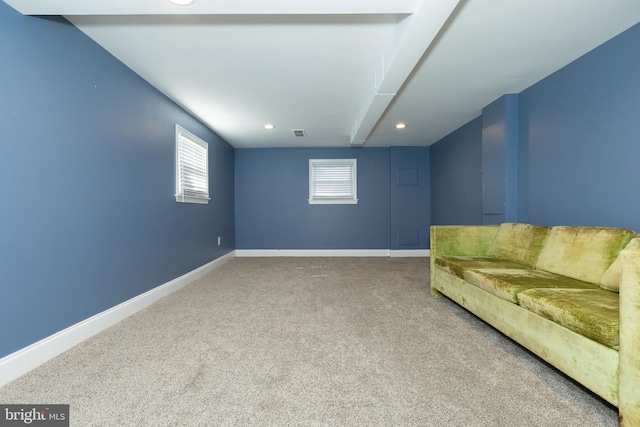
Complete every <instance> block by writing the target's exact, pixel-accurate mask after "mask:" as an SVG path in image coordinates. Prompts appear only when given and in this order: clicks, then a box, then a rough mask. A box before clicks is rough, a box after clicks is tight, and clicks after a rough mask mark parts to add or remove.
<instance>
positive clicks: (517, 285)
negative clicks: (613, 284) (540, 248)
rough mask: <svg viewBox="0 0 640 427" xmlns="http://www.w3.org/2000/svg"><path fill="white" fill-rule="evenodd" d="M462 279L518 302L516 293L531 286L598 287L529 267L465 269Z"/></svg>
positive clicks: (498, 295) (503, 297) (531, 287)
mask: <svg viewBox="0 0 640 427" xmlns="http://www.w3.org/2000/svg"><path fill="white" fill-rule="evenodd" d="M464 279H465V280H466V281H467V282H469V283H471V284H473V285H475V286H477V287H479V288H481V289H484V290H485V291H487V292H490V293H492V294H494V295H495V296H497V297H500V298H502V299H505V300H507V301H511V302H514V303H517V302H518V298H517V297H518V294H519V293H520V292H522V291H524V290H527V289H533V288H582V289H596V290H597V289H600V288H599V287H598V286H596V285H593V284H591V283H586V282H582V281H580V280H575V279H571V278H569V277H563V276H560V275H558V274H553V273H548V272H546V271H540V270H529V269H509V268H502V269H478V270H467V271H465V273H464Z"/></svg>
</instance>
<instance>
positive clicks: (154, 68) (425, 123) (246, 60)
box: [4, 0, 640, 147]
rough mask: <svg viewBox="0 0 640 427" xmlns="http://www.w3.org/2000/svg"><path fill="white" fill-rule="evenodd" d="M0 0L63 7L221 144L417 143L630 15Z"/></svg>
mask: <svg viewBox="0 0 640 427" xmlns="http://www.w3.org/2000/svg"><path fill="white" fill-rule="evenodd" d="M4 1H5V2H6V3H7V4H9V5H11V6H13V7H14V8H15V9H17V10H18V11H20V12H22V13H23V14H28V15H63V16H65V17H66V18H67V19H68V20H69V21H70V22H72V23H73V24H74V25H76V26H77V27H78V28H80V30H82V31H83V32H85V33H86V34H87V35H88V36H89V37H91V38H92V39H94V40H95V41H96V42H98V43H99V44H100V45H102V46H103V47H104V48H105V49H107V50H108V51H109V52H111V53H112V54H113V55H114V56H115V57H117V58H118V59H120V60H121V61H122V62H124V63H125V64H126V65H128V66H129V67H130V68H131V69H132V70H134V71H135V72H137V73H138V74H139V75H141V76H142V77H143V78H144V79H146V80H147V81H148V82H150V83H151V84H152V85H154V86H155V87H156V88H158V89H159V90H160V91H162V92H163V93H165V94H166V95H167V96H168V97H169V98H171V99H173V100H174V101H175V102H176V103H178V104H180V105H181V106H182V107H184V108H185V109H186V110H188V111H190V112H191V113H192V114H194V115H195V116H196V117H198V118H199V119H200V120H202V121H203V122H204V123H205V124H207V125H208V126H209V127H210V128H211V129H213V130H214V131H216V132H217V133H218V134H219V135H220V136H222V137H223V138H225V139H226V140H227V141H228V142H229V143H230V144H232V145H233V146H234V147H301V146H306V147H349V146H363V145H364V146H365V147H386V146H393V145H430V144H433V143H434V142H436V141H437V140H439V139H440V138H442V137H443V136H445V135H447V134H448V133H450V132H451V131H453V130H455V129H457V128H458V127H460V126H461V125H463V124H465V123H467V122H468V121H469V120H471V119H473V118H475V117H477V116H478V115H480V113H481V110H482V108H483V107H484V106H486V105H487V104H489V103H491V102H492V101H494V100H495V99H497V98H498V97H500V96H501V95H503V94H505V93H517V92H520V91H522V90H523V89H525V88H527V87H528V86H530V85H532V84H533V83H536V82H537V81H539V80H540V79H542V78H544V77H546V76H547V75H549V74H551V73H553V72H554V71H556V70H558V69H559V68H561V67H563V66H564V65H566V64H568V63H569V62H571V61H573V60H574V59H576V58H578V57H580V56H581V55H583V54H584V53H586V52H588V51H590V50H591V49H593V48H595V47H596V46H598V45H600V44H602V43H603V42H605V41H607V40H608V39H610V38H612V37H614V36H615V35H617V34H619V33H621V32H622V31H624V30H626V29H627V28H629V27H631V26H633V25H634V24H636V23H638V22H640V1H638V0H377V1H376V0H271V1H270V0H216V1H213V0H196V1H195V3H194V4H193V5H191V6H175V5H172V4H170V3H168V2H167V1H166V0H110V1H104V0H4ZM629 54H634V53H632V52H629ZM635 54H637V53H635ZM400 121H402V122H406V123H407V128H406V129H404V130H396V129H395V128H394V125H395V123H397V122H400ZM265 123H273V124H274V125H275V126H276V128H275V129H273V130H270V131H267V130H265V129H264V128H263V125H264V124H265ZM292 129H305V131H306V137H303V138H300V137H295V136H294V135H293V132H292Z"/></svg>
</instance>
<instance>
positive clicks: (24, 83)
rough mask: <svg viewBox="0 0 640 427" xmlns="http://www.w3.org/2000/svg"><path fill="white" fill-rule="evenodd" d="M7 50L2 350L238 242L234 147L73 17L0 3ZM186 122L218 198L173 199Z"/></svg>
mask: <svg viewBox="0 0 640 427" xmlns="http://www.w3.org/2000/svg"><path fill="white" fill-rule="evenodd" d="M0 52H2V55H0V129H1V130H2V137H1V138H2V139H1V141H2V142H1V146H2V154H1V155H0V182H1V183H2V187H3V189H4V191H5V194H4V196H3V202H2V208H1V209H0V218H1V221H0V227H2V233H0V234H1V237H0V289H1V290H2V297H1V298H0V337H1V339H0V357H2V356H4V355H7V354H9V353H12V352H14V351H16V350H18V349H20V348H22V347H25V346H27V345H29V344H31V343H33V342H35V341H38V340H40V339H42V338H44V337H47V336H49V335H51V334H53V333H55V332H57V331H60V330H61V329H64V328H65V327H68V326H70V325H72V324H75V323H77V322H79V321H81V320H84V319H86V318H88V317H90V316H92V315H94V314H96V313H99V312H101V311H103V310H105V309H108V308H110V307H113V306H114V305H117V304H118V303H121V302H123V301H125V300H127V299H129V298H132V297H134V296H136V295H139V294H141V293H143V292H145V291H148V290H150V289H152V288H154V287H156V286H158V285H161V284H163V283H166V282H167V281H170V280H172V279H174V278H176V277H178V276H180V275H182V274H184V273H186V272H188V271H190V270H193V269H195V268H197V267H199V266H201V265H203V264H205V263H207V262H209V261H211V260H213V259H215V258H217V257H219V256H221V255H223V254H224V253H226V252H229V251H231V250H233V249H234V217H233V204H234V201H233V197H234V194H233V148H232V147H231V146H229V145H228V144H227V143H226V142H224V141H222V140H221V139H220V138H218V137H217V136H216V135H215V134H214V133H213V132H211V131H210V130H208V129H207V128H206V127H205V126H204V125H202V124H201V123H200V122H198V121H197V120H195V119H194V118H193V117H192V116H190V115H189V114H187V113H186V112H185V111H183V110H182V109H180V108H179V107H178V106H177V105H175V104H174V103H173V102H171V101H169V100H168V99H167V98H166V97H164V96H163V95H161V94H160V93H159V92H158V91H157V90H155V89H154V88H152V87H151V86H150V85H149V84H147V83H146V82H145V81H144V80H142V79H141V78H140V77H138V76H137V75H136V74H134V73H133V72H132V71H131V70H130V69H128V68H127V67H125V66H124V65H123V64H122V63H120V62H119V61H117V60H116V59H115V58H114V57H113V56H111V55H110V54H109V53H107V52H106V51H105V50H103V49H102V48H101V47H99V46H98V45H97V44H95V43H94V42H93V41H91V40H90V39H89V38H88V37H86V36H85V35H84V34H83V33H82V32H80V31H79V30H78V29H76V28H75V27H74V26H72V25H71V24H69V23H68V22H66V21H65V20H63V19H60V18H36V17H24V16H22V15H20V14H19V13H17V12H16V11H14V10H13V9H12V8H10V7H9V6H7V5H6V4H5V3H3V2H0ZM176 123H178V124H180V125H182V126H184V127H185V128H186V129H188V130H190V131H191V132H193V133H195V134H196V135H198V136H200V137H201V138H203V139H204V140H205V141H208V142H209V150H210V159H209V161H210V167H211V182H210V186H211V193H212V200H211V202H210V203H209V205H206V206H205V205H193V204H179V203H176V202H175V197H174V193H175V188H174V187H175V184H174V181H175V167H174V162H175V159H174V156H175V154H174V153H175V145H174V144H175V142H174V138H175V137H174V132H175V130H174V126H175V124H176ZM217 236H221V237H222V242H223V245H222V246H217Z"/></svg>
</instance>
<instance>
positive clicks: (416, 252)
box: [236, 249, 430, 258]
mask: <svg viewBox="0 0 640 427" xmlns="http://www.w3.org/2000/svg"><path fill="white" fill-rule="evenodd" d="M429 253H430V251H429V249H411V250H399V251H396V250H393V251H392V250H389V249H236V256H237V257H239V258H240V257H428V256H429Z"/></svg>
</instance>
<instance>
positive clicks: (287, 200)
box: [235, 147, 429, 249]
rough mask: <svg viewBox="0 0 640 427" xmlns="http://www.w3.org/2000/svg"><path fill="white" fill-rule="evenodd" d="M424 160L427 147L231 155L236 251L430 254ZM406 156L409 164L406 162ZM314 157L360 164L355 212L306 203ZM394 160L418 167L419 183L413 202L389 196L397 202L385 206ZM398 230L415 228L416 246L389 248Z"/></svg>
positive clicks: (426, 160)
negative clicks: (414, 251) (411, 251)
mask: <svg viewBox="0 0 640 427" xmlns="http://www.w3.org/2000/svg"><path fill="white" fill-rule="evenodd" d="M407 150H408V151H407ZM390 153H393V154H390ZM405 153H406V154H405ZM428 153H429V149H428V148H427V147H422V148H420V149H411V148H408V147H393V148H392V149H388V148H245V149H237V150H236V151H235V154H236V156H235V161H236V163H235V173H236V177H235V182H236V198H235V200H236V246H237V248H238V249H390V248H394V249H395V248H398V249H418V248H428V238H427V239H425V236H426V234H427V230H428V203H429V184H428V176H429V172H428V170H429V169H428V167H429V157H428ZM411 156H413V157H414V158H413V159H412V160H409V159H408V157H411ZM314 158H317V159H323V158H349V159H351V158H355V159H357V160H358V199H359V201H358V204H357V205H310V204H309V202H308V198H309V159H314ZM392 158H393V159H394V165H395V166H394V167H398V166H399V165H403V166H402V167H415V168H419V176H420V177H421V178H420V183H419V185H418V186H414V188H413V189H412V190H413V192H412V193H411V194H412V196H411V197H412V199H411V200H410V199H409V197H408V196H407V195H405V194H403V192H398V191H396V190H397V189H394V191H393V192H392V193H391V194H393V199H394V200H395V201H396V203H394V204H392V203H391V198H392V196H391V195H390V182H391V181H392V177H391V175H393V179H395V170H394V171H393V172H390V161H391V159H392ZM390 174H391V175H390ZM393 182H394V185H395V181H393ZM411 211H414V212H411ZM392 216H393V221H394V225H393V226H392V225H391V221H392ZM407 224H408V225H407ZM403 226H406V227H410V228H411V227H413V228H416V229H418V232H419V234H420V241H419V242H418V243H417V244H412V245H409V246H406V247H405V246H403V247H399V246H398V245H392V244H391V234H392V233H394V232H395V231H393V230H395V229H396V228H398V227H403Z"/></svg>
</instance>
